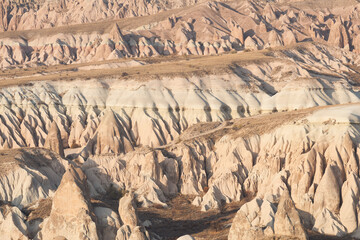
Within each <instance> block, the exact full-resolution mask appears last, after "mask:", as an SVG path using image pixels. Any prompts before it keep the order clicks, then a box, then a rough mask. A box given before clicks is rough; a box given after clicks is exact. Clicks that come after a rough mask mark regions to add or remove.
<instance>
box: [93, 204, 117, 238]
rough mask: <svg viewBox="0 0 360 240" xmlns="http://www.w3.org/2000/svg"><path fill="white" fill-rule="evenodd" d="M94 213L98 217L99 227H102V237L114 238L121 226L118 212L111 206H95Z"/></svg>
mask: <svg viewBox="0 0 360 240" xmlns="http://www.w3.org/2000/svg"><path fill="white" fill-rule="evenodd" d="M94 214H95V216H96V218H97V227H98V228H99V229H100V234H101V239H104V240H114V239H115V238H116V235H117V230H118V229H119V228H120V220H119V216H118V213H116V212H114V211H113V210H111V209H110V208H106V207H95V208H94Z"/></svg>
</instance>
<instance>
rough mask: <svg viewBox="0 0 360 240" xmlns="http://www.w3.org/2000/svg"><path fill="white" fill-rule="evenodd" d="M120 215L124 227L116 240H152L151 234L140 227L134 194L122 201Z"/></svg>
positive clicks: (126, 196)
mask: <svg viewBox="0 0 360 240" xmlns="http://www.w3.org/2000/svg"><path fill="white" fill-rule="evenodd" d="M119 215H120V218H121V221H122V222H123V225H122V226H121V228H120V229H119V230H118V232H117V235H116V240H127V239H130V240H135V239H139V240H150V236H149V233H148V232H147V231H146V230H145V229H144V228H143V227H141V226H139V220H138V216H137V214H136V206H135V203H134V196H133V193H127V194H126V195H125V196H124V197H122V198H121V199H120V202H119Z"/></svg>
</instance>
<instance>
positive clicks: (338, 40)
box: [328, 20, 350, 49]
mask: <svg viewBox="0 0 360 240" xmlns="http://www.w3.org/2000/svg"><path fill="white" fill-rule="evenodd" d="M328 42H329V43H330V44H332V45H334V46H336V47H340V48H347V49H350V46H349V35H348V32H347V30H346V28H345V27H344V25H343V24H342V22H341V21H339V20H337V21H336V22H335V23H334V24H333V25H332V26H331V29H330V35H329V39H328Z"/></svg>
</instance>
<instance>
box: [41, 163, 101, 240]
mask: <svg viewBox="0 0 360 240" xmlns="http://www.w3.org/2000/svg"><path fill="white" fill-rule="evenodd" d="M65 203H66V204H65ZM60 236H61V237H64V238H66V239H94V240H96V239H99V236H98V232H97V228H96V218H95V215H94V213H93V209H92V206H91V204H90V198H89V195H88V189H87V179H86V175H85V174H84V173H83V171H82V170H81V169H80V168H79V167H75V166H73V165H72V164H69V165H68V168H67V170H66V172H65V174H64V176H63V178H62V180H61V183H60V186H59V188H58V189H57V190H56V193H55V195H54V197H53V202H52V208H51V213H50V216H49V218H47V219H45V220H44V222H43V223H42V227H41V232H40V233H39V238H41V239H53V238H56V237H60Z"/></svg>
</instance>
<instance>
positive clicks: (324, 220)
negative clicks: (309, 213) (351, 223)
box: [313, 208, 347, 237]
mask: <svg viewBox="0 0 360 240" xmlns="http://www.w3.org/2000/svg"><path fill="white" fill-rule="evenodd" d="M313 230H315V231H317V232H320V233H322V234H327V235H336V236H339V237H342V236H344V235H345V234H346V232H347V231H346V228H345V227H344V226H343V225H342V224H341V222H340V221H339V220H338V219H337V217H336V216H335V215H334V213H332V212H331V211H330V210H328V209H327V208H324V209H323V210H322V211H321V212H320V213H319V214H318V215H316V220H315V224H314V227H313Z"/></svg>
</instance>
